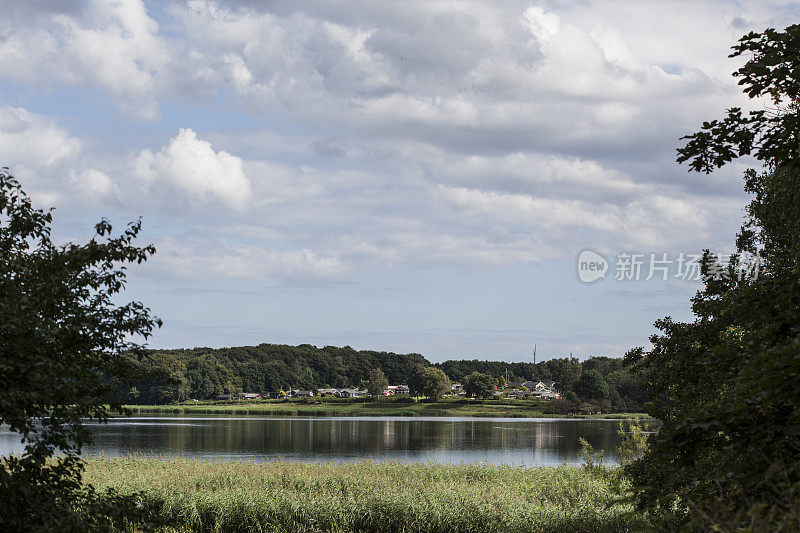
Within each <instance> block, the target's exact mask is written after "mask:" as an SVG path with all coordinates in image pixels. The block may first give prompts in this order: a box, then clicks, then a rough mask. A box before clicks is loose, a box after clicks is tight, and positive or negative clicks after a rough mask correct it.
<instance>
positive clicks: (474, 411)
mask: <svg viewBox="0 0 800 533" xmlns="http://www.w3.org/2000/svg"><path fill="white" fill-rule="evenodd" d="M406 400H410V399H406ZM548 407H549V406H548V405H547V404H542V403H537V402H531V401H524V400H522V401H519V400H504V401H497V400H490V401H469V400H450V399H447V400H443V401H440V402H431V403H427V402H413V401H403V402H401V401H392V400H383V401H364V400H357V401H349V400H324V401H319V400H318V401H314V400H311V401H309V400H283V401H281V400H261V401H256V402H246V403H245V402H243V403H233V402H196V403H195V402H193V403H185V404H178V405H131V406H129V408H130V409H131V411H132V412H134V413H138V414H147V413H150V414H165V415H166V414H204V415H226V414H227V415H261V416H464V417H512V418H540V417H562V416H566V415H565V414H559V413H552V412H548ZM572 416H578V417H585V418H588V417H594V418H646V415H643V414H630V413H622V414H620V413H610V414H606V413H604V414H602V415H572Z"/></svg>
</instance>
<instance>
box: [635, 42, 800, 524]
mask: <svg viewBox="0 0 800 533" xmlns="http://www.w3.org/2000/svg"><path fill="white" fill-rule="evenodd" d="M745 53H747V54H750V57H751V59H750V60H749V61H747V62H746V63H745V65H744V66H743V67H742V68H740V69H739V70H738V71H737V73H736V75H737V76H739V77H741V78H742V80H741V81H740V84H741V85H743V87H744V88H745V92H746V93H747V94H748V95H750V96H751V97H757V96H767V97H769V98H770V100H771V101H772V103H773V104H774V105H775V106H776V108H775V109H774V110H772V111H770V112H769V113H766V112H764V111H759V112H756V113H751V114H750V115H749V117H748V118H742V117H741V115H739V114H738V113H737V111H736V110H731V111H729V116H728V118H727V119H726V120H725V121H722V122H716V121H715V122H713V123H706V124H704V125H703V130H702V131H701V132H700V133H697V134H694V135H691V136H689V137H688V139H689V142H688V143H687V144H686V146H685V147H684V148H682V149H681V150H679V154H680V155H679V161H691V166H692V169H693V170H698V171H710V170H711V169H713V168H714V167H717V166H721V165H723V164H725V163H726V162H728V161H730V160H732V159H733V158H735V157H739V156H741V155H747V154H752V155H755V156H756V158H757V159H760V160H762V161H764V162H765V164H766V168H765V169H764V170H763V171H762V172H757V171H756V170H753V169H750V170H748V171H746V172H745V190H746V191H747V192H748V193H750V194H751V195H752V196H753V198H752V200H751V202H750V204H749V205H748V207H747V218H746V220H745V223H744V225H743V227H742V230H741V231H740V233H739V235H738V236H737V242H736V244H737V250H738V253H739V254H755V255H756V256H757V257H759V258H760V261H761V263H760V271H759V272H758V276H757V277H756V278H753V277H749V278H748V277H743V278H741V279H740V278H739V277H737V276H735V275H734V276H731V279H725V278H722V279H715V277H714V276H708V278H707V280H706V282H705V287H704V288H703V290H701V291H699V292H698V293H697V295H696V296H695V297H694V298H693V299H692V311H693V312H694V315H695V320H694V321H693V322H688V323H680V322H675V321H673V320H672V319H670V318H669V317H667V318H665V319H663V320H660V321H658V322H657V323H656V326H657V327H658V328H659V329H660V330H661V333H660V334H659V335H655V336H653V338H652V339H651V342H652V344H653V349H652V350H650V351H649V352H647V353H643V352H642V351H638V352H632V353H630V354H629V357H627V360H628V362H629V363H630V364H631V365H632V366H633V367H634V368H635V369H636V370H637V372H638V373H639V375H640V376H641V378H642V380H643V382H644V384H645V387H646V389H647V392H648V394H649V397H650V398H652V399H653V401H651V402H650V403H649V404H648V412H649V413H650V414H651V415H653V416H655V417H657V418H659V419H661V420H662V421H663V425H662V427H661V428H660V430H659V432H658V434H657V435H656V436H654V437H653V438H651V443H650V450H649V451H648V452H647V453H645V454H644V456H643V457H642V458H641V459H640V460H638V461H635V462H633V463H631V464H630V465H628V466H627V467H626V470H627V472H628V473H629V474H630V475H631V477H632V479H633V480H634V481H635V482H636V483H637V492H638V495H639V498H640V501H641V502H642V504H643V505H646V506H649V507H651V508H656V509H661V510H670V509H674V508H678V509H686V510H688V514H687V516H686V519H687V520H688V521H689V522H690V527H694V528H697V529H702V530H705V529H708V528H710V527H712V526H714V527H721V528H722V529H725V530H735V529H738V528H746V527H751V526H752V525H753V524H756V523H757V524H760V526H759V527H761V528H763V529H767V530H775V529H777V528H778V527H779V526H780V527H782V526H781V524H783V523H784V519H785V518H786V517H787V516H789V515H790V514H791V513H790V509H791V506H787V505H786V502H787V498H789V499H791V497H792V496H790V495H792V494H794V495H795V496H794V497H796V495H797V491H796V487H797V486H798V483H800V461H799V459H798V458H800V167H798V153H797V149H798V142H797V139H798V138H800V114H799V113H798V107H797V103H798V100H797V98H798V80H797V79H796V72H797V68H798V64H800V27H798V26H790V27H789V28H787V29H786V31H784V32H778V31H775V30H767V31H765V32H764V33H761V34H757V33H751V34H749V35H746V36H745V37H743V38H742V40H740V42H739V44H738V45H737V46H735V47H734V54H733V55H734V56H738V55H741V54H745ZM733 260H734V261H735V260H736V258H735V257H734V258H733ZM718 267H719V265H718V264H717V263H716V259H715V258H714V256H712V255H711V254H709V253H708V252H706V254H705V256H704V258H703V263H702V272H703V273H704V274H708V273H710V272H714V271H717V270H718ZM728 273H729V274H736V272H735V271H732V270H729V271H728ZM787 495H789V496H787ZM794 509H795V510H796V505H795V507H794ZM742 510H748V512H747V514H743V513H742ZM795 516H796V515H795ZM754 517H755V518H754ZM751 520H755V522H752V521H751ZM795 523H796V522H795ZM789 529H792V528H789ZM789 529H787V530H789Z"/></svg>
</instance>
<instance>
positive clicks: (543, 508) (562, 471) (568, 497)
mask: <svg viewBox="0 0 800 533" xmlns="http://www.w3.org/2000/svg"><path fill="white" fill-rule="evenodd" d="M87 476H88V477H89V478H90V479H91V480H92V482H93V483H95V484H96V485H97V486H99V487H113V488H115V489H117V490H118V491H119V492H120V493H122V494H125V493H129V492H133V493H137V492H140V491H143V492H144V493H145V495H146V497H147V501H149V502H156V503H157V504H158V505H159V506H160V509H161V510H160V512H161V514H162V515H163V516H166V517H170V518H174V519H176V520H177V521H180V527H179V531H273V532H278V531H281V532H315V531H316V532H319V531H332V532H341V533H344V532H351V531H353V532H355V531H361V532H366V531H383V532H389V531H406V532H420V533H422V532H424V533H444V532H471V531H492V532H495V533H505V532H509V533H518V532H520V531H548V532H570V533H573V532H596V531H604V532H614V531H620V532H623V531H641V530H644V529H646V528H647V527H648V525H649V524H648V521H647V517H646V516H645V515H643V514H642V513H639V512H637V511H636V510H635V509H634V508H633V505H631V504H630V503H627V502H619V501H618V499H619V494H620V492H619V491H620V488H621V489H622V490H623V491H626V490H627V487H625V486H621V487H620V486H619V485H618V484H616V483H615V482H613V481H612V480H611V479H610V476H605V475H604V476H595V475H592V474H591V473H590V472H587V471H586V470H584V469H580V468H573V467H568V466H565V467H557V468H519V467H510V466H485V465H429V464H401V463H373V462H369V461H363V462H362V461H360V462H352V463H314V464H302V463H290V462H280V461H275V462H263V463H241V462H218V461H186V460H178V459H146V458H142V457H121V458H115V459H105V458H98V459H96V460H93V461H91V462H90V463H89V466H88V470H87ZM623 494H624V492H623Z"/></svg>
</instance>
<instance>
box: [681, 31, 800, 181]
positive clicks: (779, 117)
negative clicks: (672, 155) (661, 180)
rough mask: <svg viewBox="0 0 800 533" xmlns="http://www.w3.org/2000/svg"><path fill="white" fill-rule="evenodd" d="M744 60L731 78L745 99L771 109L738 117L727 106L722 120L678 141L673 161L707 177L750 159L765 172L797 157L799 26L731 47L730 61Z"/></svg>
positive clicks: (759, 35)
mask: <svg viewBox="0 0 800 533" xmlns="http://www.w3.org/2000/svg"><path fill="white" fill-rule="evenodd" d="M741 56H748V57H750V59H749V60H748V61H747V62H746V63H745V64H744V66H742V67H741V68H740V69H739V70H737V71H736V72H735V73H734V74H733V75H734V76H735V77H738V78H741V79H740V80H739V85H741V86H742V87H743V88H744V92H745V94H747V95H748V96H749V97H750V98H765V99H768V100H769V101H771V103H772V104H773V105H774V106H775V108H774V109H759V110H756V111H750V112H749V113H747V114H744V113H743V112H742V110H741V108H738V107H732V108H730V109H729V110H728V115H727V116H726V117H725V118H724V119H723V120H721V121H720V120H712V121H710V122H704V123H703V127H702V129H701V131H699V132H697V133H694V134H692V135H687V136H686V137H683V138H684V139H687V140H688V141H687V143H686V146H684V147H683V148H679V149H678V154H679V155H678V162H680V163H683V162H685V161H689V168H690V170H693V171H697V172H706V173H710V172H712V171H713V170H714V169H715V168H719V167H721V166H723V165H725V164H727V163H729V162H730V161H733V160H734V159H736V158H738V157H742V156H748V155H752V156H754V157H755V158H756V159H758V160H759V161H763V162H764V163H766V165H767V166H768V167H769V168H774V167H775V166H776V165H781V164H784V163H786V162H788V161H796V160H797V159H798V156H800V146H798V142H797V132H798V130H800V121H799V120H798V114H797V105H798V98H800V74H798V73H800V25H796V24H795V25H792V26H789V27H788V28H786V29H785V30H784V31H778V30H774V29H772V28H770V29H767V30H765V31H764V32H763V33H755V32H750V33H749V34H747V35H745V36H744V37H742V38H741V39H740V40H739V44H737V45H735V46H734V47H733V53H732V54H731V55H730V57H741Z"/></svg>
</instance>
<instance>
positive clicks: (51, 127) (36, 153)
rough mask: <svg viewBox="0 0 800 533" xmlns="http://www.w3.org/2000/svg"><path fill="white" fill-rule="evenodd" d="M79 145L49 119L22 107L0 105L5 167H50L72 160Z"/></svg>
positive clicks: (0, 151)
mask: <svg viewBox="0 0 800 533" xmlns="http://www.w3.org/2000/svg"><path fill="white" fill-rule="evenodd" d="M80 149H81V143H80V142H79V141H78V140H77V139H75V138H74V137H72V136H70V134H69V132H67V131H66V130H64V129H63V128H61V127H59V126H58V125H56V124H55V123H54V122H53V121H52V120H50V119H48V118H46V117H44V116H41V115H37V114H35V113H31V112H30V111H28V110H27V109H24V108H21V107H10V106H0V160H2V161H3V164H4V165H6V166H25V167H29V168H39V169H41V168H46V167H50V166H52V165H54V164H56V163H58V162H61V161H63V160H65V159H68V158H71V157H74V156H75V155H76V154H77V153H78V152H79V151H80Z"/></svg>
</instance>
